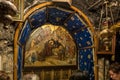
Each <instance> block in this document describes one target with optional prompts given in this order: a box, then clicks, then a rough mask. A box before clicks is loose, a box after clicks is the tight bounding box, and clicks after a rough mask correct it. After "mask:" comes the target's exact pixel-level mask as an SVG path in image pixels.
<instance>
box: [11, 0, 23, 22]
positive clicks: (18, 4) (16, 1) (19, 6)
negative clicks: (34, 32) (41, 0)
mask: <svg viewBox="0 0 120 80" xmlns="http://www.w3.org/2000/svg"><path fill="white" fill-rule="evenodd" d="M13 3H14V4H15V6H16V7H17V10H18V12H17V14H16V16H14V17H13V20H14V21H23V14H24V0H14V2H13Z"/></svg>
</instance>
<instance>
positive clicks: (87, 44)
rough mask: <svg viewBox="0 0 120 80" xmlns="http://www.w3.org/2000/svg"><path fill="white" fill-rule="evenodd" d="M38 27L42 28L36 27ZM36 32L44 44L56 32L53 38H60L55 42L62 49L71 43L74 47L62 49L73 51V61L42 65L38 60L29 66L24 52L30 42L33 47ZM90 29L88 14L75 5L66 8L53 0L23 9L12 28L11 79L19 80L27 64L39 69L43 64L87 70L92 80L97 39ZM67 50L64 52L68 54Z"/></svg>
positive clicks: (51, 66) (91, 27)
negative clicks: (23, 13) (12, 55)
mask: <svg viewBox="0 0 120 80" xmlns="http://www.w3.org/2000/svg"><path fill="white" fill-rule="evenodd" d="M46 25H47V27H44V30H41V29H42V27H43V26H46ZM50 26H52V28H50ZM57 27H59V28H58V29H60V30H57V31H56V32H57V33H56V32H55V30H56V28H57ZM39 28H41V29H40V30H39ZM52 30H53V31H54V32H55V33H54V32H53V31H52ZM39 31H41V32H39ZM45 32H46V33H45ZM49 32H50V33H49ZM51 32H53V35H50V34H51ZM35 33H36V34H38V33H39V35H41V36H42V37H44V38H42V37H40V40H42V39H43V44H45V43H47V42H49V40H51V39H52V38H53V39H55V37H53V36H56V40H54V41H55V42H57V40H58V38H59V40H60V42H58V44H59V43H60V44H62V46H64V48H65V49H67V48H68V47H70V48H73V47H74V50H71V51H69V50H70V49H68V50H65V52H67V51H69V52H72V51H73V54H74V55H73V56H74V60H75V61H73V63H65V64H64V65H59V64H56V65H48V66H45V65H43V66H41V65H40V64H39V65H38V66H35V65H32V66H30V64H28V65H25V57H26V54H27V53H29V51H30V46H31V47H33V43H34V42H37V38H38V37H34V36H33V35H35ZM65 33H66V36H65ZM93 33H94V30H93V25H92V24H91V22H90V20H89V19H88V17H87V16H86V15H85V14H84V13H83V12H82V11H80V10H79V9H77V8H76V7H74V6H70V7H69V9H67V8H63V7H60V6H55V5H54V3H52V2H46V3H42V4H39V5H36V6H34V7H33V8H31V9H30V10H29V11H27V12H26V13H25V15H24V20H23V22H20V23H19V25H18V27H17V29H16V32H15V36H14V65H15V66H16V67H14V80H21V79H22V75H23V71H24V70H25V69H27V68H30V69H34V68H35V69H38V70H39V69H44V68H46V69H47V68H50V69H53V68H57V67H59V68H66V69H67V68H71V69H72V68H75V69H80V70H86V71H88V72H89V74H90V78H91V80H94V78H95V74H94V73H95V67H94V65H95V57H96V56H95V43H96V40H95V38H94V36H93ZM42 34H43V35H44V36H43V35H42ZM59 34H60V35H59ZM31 35H32V36H31ZM68 35H69V36H68ZM45 36H47V39H48V40H47V39H46V38H45ZM48 36H49V37H48ZM33 37H34V39H33ZM51 37H52V38H51ZM32 40H35V41H33V43H32ZM65 41H66V42H65ZM39 43H41V44H39V46H42V42H39ZM28 44H29V45H28ZM34 44H35V43H34ZM37 44H38V43H36V46H37ZM26 46H27V47H29V49H27V48H26ZM71 46H73V47H71ZM44 47H45V45H44ZM54 48H55V47H54ZM32 49H34V50H36V49H37V48H36V47H34V48H32ZM34 50H33V53H34ZM37 50H42V51H43V49H41V48H40V49H39V48H38V49H37ZM27 51H28V52H27ZM30 52H31V51H30ZM40 52H41V51H40ZM69 52H67V53H66V54H67V56H68V54H69ZM69 55H70V54H69ZM28 56H29V55H28ZM69 57H70V56H69ZM45 59H46V57H45ZM66 62H67V61H66Z"/></svg>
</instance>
